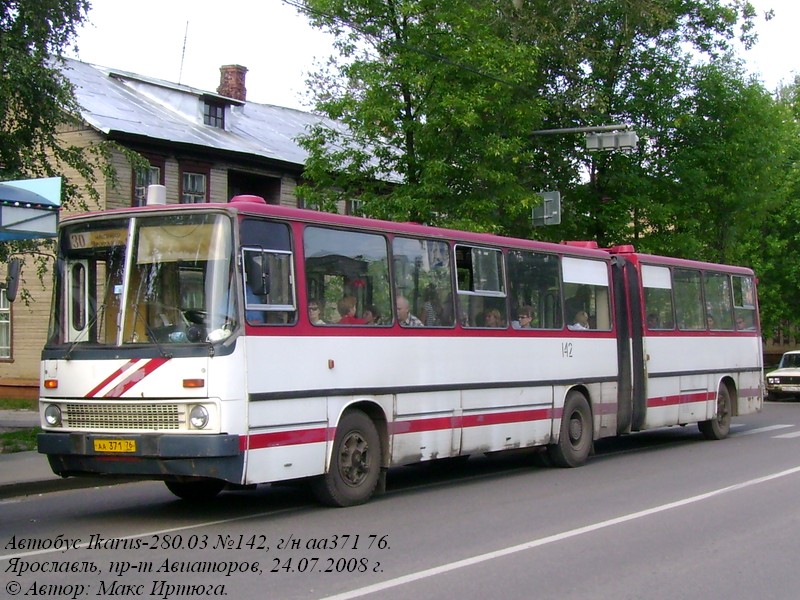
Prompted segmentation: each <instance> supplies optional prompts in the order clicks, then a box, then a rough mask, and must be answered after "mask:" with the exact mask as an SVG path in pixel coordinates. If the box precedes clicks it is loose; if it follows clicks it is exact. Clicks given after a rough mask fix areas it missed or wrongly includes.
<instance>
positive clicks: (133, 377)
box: [105, 358, 169, 398]
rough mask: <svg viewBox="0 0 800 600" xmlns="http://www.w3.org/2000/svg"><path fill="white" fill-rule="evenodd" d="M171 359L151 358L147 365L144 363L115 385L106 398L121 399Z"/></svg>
mask: <svg viewBox="0 0 800 600" xmlns="http://www.w3.org/2000/svg"><path fill="white" fill-rule="evenodd" d="M168 360H169V359H168V358H151V359H150V360H148V361H147V362H146V363H144V364H143V365H142V366H141V367H139V368H138V369H136V370H135V371H134V372H133V373H131V374H130V375H128V376H127V377H126V378H125V379H123V380H122V381H121V382H119V383H118V384H117V385H115V386H114V387H113V388H112V389H111V390H110V391H109V392H108V393H107V394H106V395H105V398H119V397H120V396H122V394H124V393H125V392H127V391H128V390H129V389H131V388H132V387H133V386H135V385H136V384H137V383H139V382H140V381H141V380H142V379H144V378H145V377H147V376H148V375H150V373H152V372H153V371H155V370H156V369H157V368H158V367H160V366H161V365H163V364H164V363H166V362H167V361H168Z"/></svg>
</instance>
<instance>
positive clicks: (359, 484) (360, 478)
mask: <svg viewBox="0 0 800 600" xmlns="http://www.w3.org/2000/svg"><path fill="white" fill-rule="evenodd" d="M380 472H381V440H380V436H379V435H378V429H377V428H376V427H375V423H373V422H372V419H370V418H369V417H368V416H367V415H366V414H364V413H363V412H361V411H360V410H353V411H350V412H347V413H345V415H344V416H343V417H342V419H341V421H339V426H338V427H337V428H336V438H335V439H334V441H333V451H332V453H331V464H330V467H329V468H328V472H327V473H325V474H324V475H322V476H320V477H318V478H316V479H315V480H314V482H313V485H312V490H313V492H314V495H315V496H316V498H317V499H318V500H319V501H320V502H322V503H323V504H327V505H329V506H355V505H357V504H363V503H364V502H366V501H367V500H369V499H370V498H371V497H372V494H373V493H374V492H375V488H376V486H377V484H378V478H379V476H380Z"/></svg>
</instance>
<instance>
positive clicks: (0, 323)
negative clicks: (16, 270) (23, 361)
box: [0, 285, 14, 363]
mask: <svg viewBox="0 0 800 600" xmlns="http://www.w3.org/2000/svg"><path fill="white" fill-rule="evenodd" d="M6 289H7V288H6V286H5V285H0V331H2V330H3V329H7V330H8V331H7V337H8V345H7V346H5V345H0V363H2V362H12V361H13V360H14V327H13V324H14V319H13V315H12V312H11V307H12V306H13V303H12V302H9V301H8V296H6ZM6 315H7V316H6ZM2 339H3V335H2V334H0V340H2ZM6 348H7V349H8V353H7V354H6V353H5V352H4V351H5V349H6Z"/></svg>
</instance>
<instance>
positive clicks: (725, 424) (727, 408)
mask: <svg viewBox="0 0 800 600" xmlns="http://www.w3.org/2000/svg"><path fill="white" fill-rule="evenodd" d="M731 414H732V413H731V393H730V392H729V391H728V386H726V385H725V384H722V385H720V386H719V391H718V392H717V414H716V415H714V418H713V419H709V420H708V421H701V422H700V423H698V424H697V427H698V428H699V429H700V433H702V434H703V437H705V438H706V439H707V440H722V439H725V438H726V437H728V433H730V431H731Z"/></svg>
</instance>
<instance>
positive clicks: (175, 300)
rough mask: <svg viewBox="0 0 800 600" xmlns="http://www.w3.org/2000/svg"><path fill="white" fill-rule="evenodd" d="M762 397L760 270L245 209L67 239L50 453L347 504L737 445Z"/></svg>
mask: <svg viewBox="0 0 800 600" xmlns="http://www.w3.org/2000/svg"><path fill="white" fill-rule="evenodd" d="M762 398H763V389H762V354H761V337H760V334H759V323H758V310H757V300H756V284H755V277H754V275H753V272H752V271H751V270H749V269H746V268H741V267H732V266H724V265H718V264H709V263H702V262H697V261H688V260H678V259H671V258H665V257H659V256H649V255H643V254H637V253H636V252H634V250H633V248H631V247H629V246H625V247H619V248H613V249H608V250H602V249H598V248H597V247H596V245H594V244H592V243H577V242H572V243H564V244H551V243H541V242H535V241H530V240H518V239H510V238H503V237H499V236H493V235H485V234H476V233H466V232H460V231H452V230H445V229H437V228H432V227H426V226H421V225H415V224H406V223H390V222H384V221H376V220H370V219H362V218H356V217H348V216H342V215H333V214H327V213H320V212H314V211H307V210H300V209H291V208H286V207H280V206H270V205H267V204H266V203H265V202H264V201H263V200H262V199H261V198H259V197H255V196H239V197H236V198H233V199H232V200H231V201H230V202H229V203H226V204H205V205H173V206H163V205H162V206H151V207H139V208H131V209H124V210H114V211H107V212H103V213H96V214H88V215H81V216H76V217H70V218H66V219H64V221H63V223H62V224H61V228H60V238H59V251H58V260H57V269H56V276H55V291H54V304H53V316H52V322H51V327H50V334H49V339H48V342H47V345H46V347H45V349H44V351H43V354H42V366H41V398H40V415H41V423H42V429H43V433H41V434H40V435H39V440H38V442H39V452H41V453H44V454H47V455H48V458H49V461H50V464H51V466H52V468H53V471H54V472H55V473H57V474H60V475H63V476H73V475H75V476H80V475H92V476H96V475H108V476H122V477H127V478H130V477H142V478H150V479H161V480H164V481H165V483H166V485H167V487H168V488H169V489H170V490H171V491H172V492H173V493H175V494H176V495H178V496H180V497H182V498H186V499H202V498H209V497H212V496H213V495H215V494H217V493H218V492H219V491H221V490H222V489H223V488H225V487H226V486H229V487H236V486H248V485H254V484H259V483H266V482H277V481H286V480H298V479H308V480H309V481H310V482H311V483H312V485H313V489H314V490H315V493H316V495H317V496H318V497H319V498H320V500H322V501H323V502H325V503H328V504H333V505H339V506H346V505H352V504H358V503H361V502H364V501H366V500H368V499H369V498H370V497H371V496H372V495H373V493H375V492H376V491H380V490H381V489H383V486H384V485H385V477H386V473H387V470H388V469H389V468H390V467H392V466H395V465H406V464H411V463H417V462H421V461H428V460H435V459H441V458H448V457H457V456H467V455H470V454H475V453H485V452H495V451H502V450H508V449H519V448H526V447H541V448H544V449H546V452H547V454H548V455H549V457H550V459H551V460H552V462H553V463H555V464H556V465H559V466H567V467H573V466H578V465H580V464H582V463H583V462H584V461H585V460H586V459H587V457H588V456H589V453H590V450H591V448H592V444H593V442H594V440H597V439H599V438H603V437H608V436H616V435H622V434H627V433H630V432H635V431H641V430H645V429H649V428H653V427H662V426H668V425H685V424H690V423H697V424H698V425H699V427H700V430H701V431H702V432H703V434H704V435H705V436H706V437H707V438H710V439H720V438H724V437H725V436H726V435H727V433H728V430H729V427H730V421H731V417H732V416H736V415H743V414H747V413H751V412H754V411H757V410H760V408H761V405H762Z"/></svg>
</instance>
